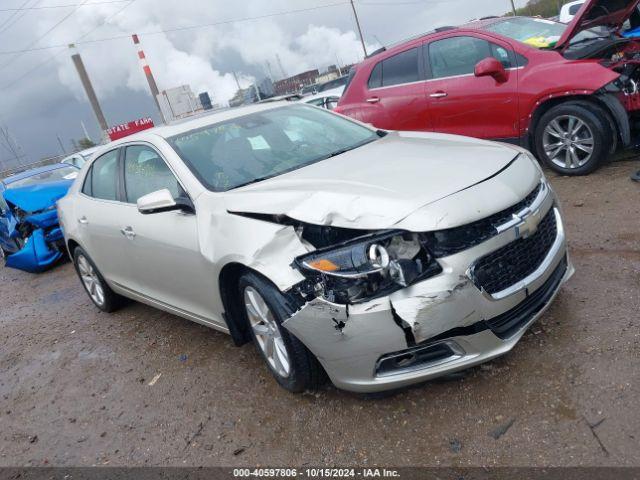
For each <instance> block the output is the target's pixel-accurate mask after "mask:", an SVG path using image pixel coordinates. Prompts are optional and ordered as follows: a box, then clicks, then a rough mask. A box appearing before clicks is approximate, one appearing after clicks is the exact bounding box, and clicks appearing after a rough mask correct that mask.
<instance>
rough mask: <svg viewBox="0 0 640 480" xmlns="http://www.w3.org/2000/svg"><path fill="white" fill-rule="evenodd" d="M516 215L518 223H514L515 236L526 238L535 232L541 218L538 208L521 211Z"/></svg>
mask: <svg viewBox="0 0 640 480" xmlns="http://www.w3.org/2000/svg"><path fill="white" fill-rule="evenodd" d="M514 216H515V215H514ZM516 217H517V218H519V219H520V223H518V224H517V225H516V238H528V237H530V236H531V235H533V234H534V233H536V231H537V230H538V225H540V220H541V218H540V210H538V211H536V212H526V213H521V214H520V215H518V216H516Z"/></svg>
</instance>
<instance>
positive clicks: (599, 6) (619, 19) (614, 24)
mask: <svg viewBox="0 0 640 480" xmlns="http://www.w3.org/2000/svg"><path fill="white" fill-rule="evenodd" d="M639 3H640V0H587V1H586V2H585V3H584V5H582V8H581V9H580V10H579V11H578V13H577V14H576V16H575V17H574V18H573V21H572V22H571V23H570V24H569V26H568V27H567V29H566V30H565V31H564V34H563V35H562V37H560V40H558V43H557V44H556V48H557V49H563V48H565V47H567V46H568V45H569V42H570V41H571V39H572V38H574V37H575V36H576V35H578V34H579V33H580V32H582V31H584V30H588V29H590V28H594V27H609V28H612V29H614V30H620V29H621V28H622V25H623V24H624V22H626V21H627V20H628V19H629V18H630V17H631V14H632V13H633V12H634V10H635V9H636V7H637V6H638V4H639Z"/></svg>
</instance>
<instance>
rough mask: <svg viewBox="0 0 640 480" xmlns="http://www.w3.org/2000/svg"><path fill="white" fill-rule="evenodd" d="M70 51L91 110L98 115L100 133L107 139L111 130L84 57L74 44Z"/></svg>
mask: <svg viewBox="0 0 640 480" xmlns="http://www.w3.org/2000/svg"><path fill="white" fill-rule="evenodd" d="M69 49H70V50H71V60H73V64H74V65H75V67H76V70H77V71H78V76H79V77H80V81H81V82H82V86H83V87H84V91H85V93H86V94H87V97H88V98H89V103H91V108H93V113H94V114H95V115H96V119H97V120H98V125H99V126H100V131H102V136H103V137H104V138H106V137H107V130H109V126H108V125H107V120H106V119H105V118H104V114H103V113H102V108H101V107H100V102H98V97H97V96H96V92H95V90H94V89H93V85H92V84H91V80H90V79H89V75H88V74H87V69H86V68H85V67H84V62H83V61H82V57H80V54H79V53H78V51H77V50H76V47H75V45H74V44H70V45H69Z"/></svg>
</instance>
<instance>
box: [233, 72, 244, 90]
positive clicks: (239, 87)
mask: <svg viewBox="0 0 640 480" xmlns="http://www.w3.org/2000/svg"><path fill="white" fill-rule="evenodd" d="M231 73H233V78H235V79H236V85H237V86H238V90H242V87H241V86H240V80H238V74H237V73H236V72H235V70H233V71H232V72H231Z"/></svg>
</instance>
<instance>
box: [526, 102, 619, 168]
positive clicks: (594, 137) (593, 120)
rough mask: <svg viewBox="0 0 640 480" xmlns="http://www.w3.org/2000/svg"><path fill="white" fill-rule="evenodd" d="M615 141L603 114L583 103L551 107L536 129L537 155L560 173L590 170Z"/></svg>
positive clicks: (604, 159)
mask: <svg viewBox="0 0 640 480" xmlns="http://www.w3.org/2000/svg"><path fill="white" fill-rule="evenodd" d="M614 143H615V135H614V132H613V131H612V128H611V125H610V124H609V122H608V120H607V118H606V114H605V113H604V112H603V111H602V110H601V109H600V108H598V107H596V106H593V107H591V106H590V105H588V104H584V103H580V104H578V103H565V104H562V105H558V106H556V107H553V108H552V109H551V110H549V111H548V112H547V113H545V114H544V115H543V116H542V118H541V119H540V121H539V122H538V125H537V127H536V130H535V146H536V151H537V153H538V158H539V159H540V160H541V161H542V162H543V163H544V164H545V165H546V166H547V167H549V168H551V169H552V170H554V171H555V172H557V173H559V174H561V175H571V176H577V175H588V174H590V173H592V172H593V171H595V170H596V169H597V168H598V167H599V166H600V165H602V164H603V163H604V162H605V161H606V160H607V157H608V156H609V154H610V153H611V149H612V145H613V144H614Z"/></svg>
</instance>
